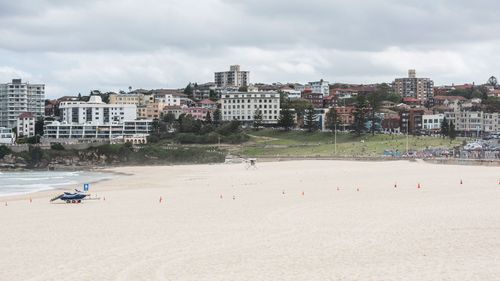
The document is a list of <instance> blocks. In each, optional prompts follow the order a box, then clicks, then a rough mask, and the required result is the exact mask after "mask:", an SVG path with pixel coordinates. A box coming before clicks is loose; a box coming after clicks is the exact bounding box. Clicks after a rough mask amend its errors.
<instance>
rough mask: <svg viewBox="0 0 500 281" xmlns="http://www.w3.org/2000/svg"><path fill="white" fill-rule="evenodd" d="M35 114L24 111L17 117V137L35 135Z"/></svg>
mask: <svg viewBox="0 0 500 281" xmlns="http://www.w3.org/2000/svg"><path fill="white" fill-rule="evenodd" d="M35 122H36V121H35V115H34V114H33V113H31V112H23V113H21V114H20V115H19V116H18V117H17V137H18V138H30V137H34V136H35Z"/></svg>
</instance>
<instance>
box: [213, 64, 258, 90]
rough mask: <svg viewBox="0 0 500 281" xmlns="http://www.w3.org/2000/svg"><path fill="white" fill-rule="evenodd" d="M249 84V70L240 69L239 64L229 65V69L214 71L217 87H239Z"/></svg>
mask: <svg viewBox="0 0 500 281" xmlns="http://www.w3.org/2000/svg"><path fill="white" fill-rule="evenodd" d="M249 84H250V71H241V69H240V66H239V65H231V66H230V67H229V71H222V72H215V85H216V86H217V87H218V88H239V87H246V86H248V85H249Z"/></svg>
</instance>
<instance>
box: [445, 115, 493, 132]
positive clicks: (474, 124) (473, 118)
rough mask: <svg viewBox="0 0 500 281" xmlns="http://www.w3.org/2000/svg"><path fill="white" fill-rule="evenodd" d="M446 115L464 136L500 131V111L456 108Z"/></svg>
mask: <svg viewBox="0 0 500 281" xmlns="http://www.w3.org/2000/svg"><path fill="white" fill-rule="evenodd" d="M444 115H445V117H446V119H447V120H448V121H453V124H455V130H456V131H457V132H459V133H460V134H462V135H464V136H475V137H479V136H482V135H483V134H485V133H486V134H495V133H500V113H487V112H482V111H465V110H455V111H449V112H445V113H444Z"/></svg>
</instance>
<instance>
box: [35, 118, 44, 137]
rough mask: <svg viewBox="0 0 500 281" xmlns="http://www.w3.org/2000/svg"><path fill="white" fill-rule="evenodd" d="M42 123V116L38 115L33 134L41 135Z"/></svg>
mask: <svg viewBox="0 0 500 281" xmlns="http://www.w3.org/2000/svg"><path fill="white" fill-rule="evenodd" d="M43 125H44V119H43V117H38V118H37V119H36V122H35V135H38V136H43Z"/></svg>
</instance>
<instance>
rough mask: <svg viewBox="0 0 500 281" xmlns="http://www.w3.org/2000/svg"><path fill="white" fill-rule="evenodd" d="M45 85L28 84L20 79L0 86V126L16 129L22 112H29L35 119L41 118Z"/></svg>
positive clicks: (43, 107)
mask: <svg viewBox="0 0 500 281" xmlns="http://www.w3.org/2000/svg"><path fill="white" fill-rule="evenodd" d="M44 101H45V85H43V84H29V83H26V82H24V83H23V82H22V80H21V79H12V82H11V83H6V84H0V126H1V127H8V128H14V127H16V122H17V117H18V116H19V115H20V114H21V113H23V112H31V113H33V114H34V115H35V117H43V114H44V109H45V102H44Z"/></svg>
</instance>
